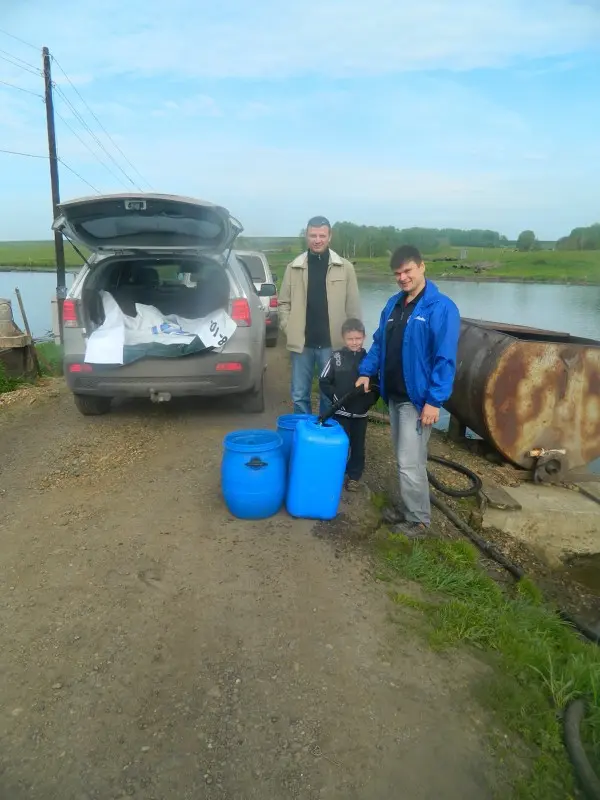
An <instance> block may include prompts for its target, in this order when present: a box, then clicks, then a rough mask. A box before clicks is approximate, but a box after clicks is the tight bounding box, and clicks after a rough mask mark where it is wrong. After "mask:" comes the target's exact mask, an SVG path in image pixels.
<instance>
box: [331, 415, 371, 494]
mask: <svg viewBox="0 0 600 800" xmlns="http://www.w3.org/2000/svg"><path fill="white" fill-rule="evenodd" d="M335 418H336V420H337V421H338V422H339V423H340V425H341V426H342V428H343V429H344V430H345V431H346V435H347V436H348V439H350V457H349V458H348V464H347V466H346V475H347V476H348V477H349V478H350V480H351V481H359V480H360V479H361V478H362V474H363V470H364V468H365V439H366V438H367V422H368V421H367V418H366V417H342V416H341V415H340V414H336V415H335Z"/></svg>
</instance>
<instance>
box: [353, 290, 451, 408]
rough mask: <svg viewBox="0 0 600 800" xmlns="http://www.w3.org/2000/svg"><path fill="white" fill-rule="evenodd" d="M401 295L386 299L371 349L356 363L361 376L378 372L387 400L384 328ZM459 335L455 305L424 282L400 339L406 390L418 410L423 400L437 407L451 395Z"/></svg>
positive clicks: (384, 396)
mask: <svg viewBox="0 0 600 800" xmlns="http://www.w3.org/2000/svg"><path fill="white" fill-rule="evenodd" d="M402 295H403V292H399V293H398V294H395V295H394V296H393V297H390V299H389V300H388V302H387V304H386V306H385V308H384V309H383V311H382V312H381V318H380V320H379V328H378V329H377V330H376V331H375V334H374V335H373V344H372V345H371V349H370V350H369V352H368V353H367V355H366V356H365V357H364V358H363V360H362V361H361V362H360V366H359V374H360V375H367V376H369V377H372V376H374V375H377V374H378V373H379V379H380V384H379V385H380V392H381V396H382V397H383V399H384V400H385V401H386V402H387V400H388V395H387V391H386V387H385V340H386V335H385V334H386V330H385V329H386V326H387V322H388V320H389V318H390V316H391V313H392V311H393V309H394V307H395V306H396V303H397V302H398V300H399V299H400V297H402ZM459 335H460V314H459V312H458V308H457V307H456V306H455V304H454V303H453V302H452V300H450V298H449V297H446V295H445V294H442V293H441V292H440V290H439V289H438V288H437V286H436V285H435V283H431V281H427V283H426V285H425V292H424V294H423V297H421V299H420V300H419V302H418V303H417V305H416V306H415V308H414V310H413V312H412V314H411V316H410V318H409V320H408V323H407V325H406V330H405V332H404V340H403V342H402V365H403V372H404V380H405V382H406V391H407V393H408V396H409V398H410V400H411V403H413V405H415V406H416V407H417V408H418V409H419V411H420V410H421V409H422V408H423V406H424V405H425V403H428V404H429V405H430V406H435V407H436V408H439V407H440V406H441V405H442V404H443V403H444V402H445V401H446V400H447V399H448V398H449V397H450V395H451V394H452V385H453V383H454V374H455V372H456V351H457V349H458V337H459Z"/></svg>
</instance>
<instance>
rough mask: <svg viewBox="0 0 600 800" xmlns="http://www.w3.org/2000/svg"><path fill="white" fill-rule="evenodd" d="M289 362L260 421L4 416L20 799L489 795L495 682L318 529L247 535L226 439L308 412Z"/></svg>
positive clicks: (7, 652) (5, 658)
mask: <svg viewBox="0 0 600 800" xmlns="http://www.w3.org/2000/svg"><path fill="white" fill-rule="evenodd" d="M269 357H270V366H269V405H268V410H267V412H266V413H265V414H264V415H262V417H244V416H242V415H240V414H239V412H237V411H236V410H235V408H234V407H233V406H232V407H231V408H226V407H225V406H224V404H222V403H220V404H214V403H213V404H207V403H198V402H195V403H194V402H189V403H185V404H170V405H167V406H163V407H156V406H151V405H150V404H149V403H136V404H130V405H124V406H122V407H120V408H118V409H116V410H115V411H114V412H113V413H112V414H110V415H109V416H107V417H103V418H98V419H84V418H83V417H81V416H79V414H78V413H77V412H76V411H75V408H74V406H73V402H72V398H71V397H70V395H69V394H68V393H66V391H64V390H61V391H60V392H59V393H58V395H57V396H55V397H50V398H47V399H46V400H38V401H36V402H35V403H34V404H33V405H29V404H19V405H16V406H14V407H11V408H9V409H5V410H2V409H0V453H1V456H0V503H1V504H2V506H1V509H2V515H1V517H0V535H1V541H2V570H1V573H0V574H1V591H2V606H1V608H2V611H1V617H0V622H1V628H2V634H3V635H2V641H3V646H2V648H1V650H0V675H1V676H2V682H1V686H2V688H1V693H2V702H1V705H0V720H1V721H0V737H1V740H2V747H1V750H0V798H2V800H34V799H35V800H37V799H38V798H39V800H91V799H92V798H94V799H96V798H97V799H98V800H112V798H119V797H128V796H134V797H139V798H143V800H188V799H189V800H202V799H203V798H210V799H211V800H212V798H214V799H215V800H251V798H252V799H253V798H256V800H259V799H260V800H286V799H287V798H298V799H299V800H317V799H318V800H321V798H327V799H330V800H392V798H393V799H394V800H395V798H402V799H403V800H421V798H423V799H425V798H427V799H428V800H429V799H431V800H439V799H440V798H444V800H454V799H456V800H467V799H468V798H474V800H475V799H476V800H486V798H490V797H491V796H492V789H491V786H490V784H491V783H492V782H493V780H492V778H491V776H492V775H493V774H494V770H493V768H492V766H493V765H491V764H490V763H489V755H488V752H487V748H486V746H485V743H484V740H483V736H482V732H483V726H484V722H483V720H482V718H481V714H480V712H479V711H478V709H477V706H476V705H475V703H474V701H473V700H472V699H471V689H472V685H473V681H474V680H476V679H477V677H478V676H479V671H480V667H478V666H477V664H476V662H471V661H469V660H465V658H464V656H458V655H457V656H448V655H443V656H437V655H435V654H433V653H432V652H430V651H429V650H428V649H427V646H426V645H423V644H422V643H421V642H420V640H419V639H418V638H417V637H416V636H415V635H414V634H413V633H411V632H410V629H409V627H407V628H406V630H403V629H402V628H401V627H398V626H397V625H394V624H392V623H391V621H390V619H389V616H390V612H391V603H389V601H387V599H386V597H385V593H384V590H383V589H382V588H381V586H379V585H377V584H376V583H375V582H374V581H373V580H372V579H371V578H370V577H369V576H368V574H367V570H366V567H367V563H366V561H365V560H364V558H363V557H362V556H361V555H359V554H358V553H355V554H353V553H352V552H351V551H345V552H344V554H343V555H342V557H338V556H339V553H337V552H336V549H335V547H334V546H333V545H332V544H331V543H330V542H328V541H327V540H326V539H323V538H317V537H316V536H314V535H313V532H312V529H311V525H310V524H309V523H307V522H301V521H292V520H291V519H289V518H288V517H287V516H286V515H285V513H281V514H280V515H278V516H277V517H276V518H274V519H272V520H269V521H267V522H266V523H250V522H241V521H239V520H235V519H232V518H231V517H230V516H229V515H228V513H227V511H226V509H225V507H224V505H223V502H222V500H221V497H220V492H219V464H220V457H221V442H222V438H223V436H224V434H225V433H226V432H227V431H229V430H232V429H235V428H238V427H258V426H262V427H264V426H271V425H272V424H273V423H274V420H275V418H276V416H277V415H278V414H280V413H283V412H284V411H285V410H286V409H287V408H288V407H289V406H288V399H287V365H286V358H285V351H284V350H282V349H277V350H275V351H270V353H269ZM316 747H318V748H320V750H315V748H316ZM319 753H323V754H324V755H319ZM500 796H501V797H502V793H500Z"/></svg>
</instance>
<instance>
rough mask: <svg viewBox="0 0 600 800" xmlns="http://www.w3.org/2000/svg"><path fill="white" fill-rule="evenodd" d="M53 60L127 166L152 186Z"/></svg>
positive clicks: (55, 60) (55, 61) (58, 64)
mask: <svg viewBox="0 0 600 800" xmlns="http://www.w3.org/2000/svg"><path fill="white" fill-rule="evenodd" d="M52 60H53V61H54V63H55V64H56V66H57V67H58V68H59V70H60V71H61V72H62V74H63V75H64V76H65V78H66V79H67V81H68V82H69V83H70V85H71V87H72V89H73V91H74V92H75V93H76V94H77V96H78V97H79V99H80V100H81V102H82V103H83V105H84V106H85V107H86V108H87V110H88V111H89V112H90V114H91V115H92V117H93V118H94V119H95V120H96V123H97V124H98V125H99V126H100V128H101V129H102V131H103V132H104V134H105V136H106V137H107V138H108V139H109V140H110V141H111V142H112V144H113V146H114V147H115V148H116V149H117V150H118V151H119V153H120V154H121V156H122V157H123V159H124V160H125V161H126V162H127V164H129V166H130V167H131V169H132V170H133V171H134V172H135V173H136V174H137V175H138V177H139V178H141V180H142V181H143V182H144V183H145V184H146V185H147V186H150V185H151V184H150V182H149V181H148V180H146V178H144V176H143V175H142V174H141V173H140V171H139V170H138V169H136V167H135V166H134V165H133V164H132V163H131V161H130V160H129V159H128V158H127V156H126V155H125V153H124V152H123V151H122V150H121V148H120V147H119V145H118V144H117V143H116V142H115V140H114V139H113V137H112V136H111V135H110V133H109V132H108V131H107V130H106V128H105V127H104V125H103V124H102V123H101V122H100V120H99V119H98V117H97V116H96V114H94V112H93V111H92V109H91V108H90V106H89V105H88V103H87V102H86V101H85V99H84V97H83V96H82V95H81V92H80V91H79V89H78V88H77V87H76V86H75V84H74V83H73V81H72V80H71V79H70V78H69V76H68V75H67V73H66V72H65V70H64V69H63V68H62V67H61V65H60V63H59V62H58V61H57V59H56V58H55V56H52ZM138 188H139V187H138Z"/></svg>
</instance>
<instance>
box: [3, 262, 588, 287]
mask: <svg viewBox="0 0 600 800" xmlns="http://www.w3.org/2000/svg"><path fill="white" fill-rule="evenodd" d="M65 269H66V272H67V273H68V274H71V275H74V274H76V273H77V272H79V270H80V269H81V267H80V266H78V267H77V266H67V267H66V268H65ZM55 271H56V267H55V266H54V265H53V264H52V265H50V264H49V265H47V266H45V265H39V264H38V265H36V266H31V267H30V266H28V265H25V264H23V265H17V266H15V265H8V264H7V265H4V264H0V273H19V272H40V273H53V272H55ZM356 276H357V278H358V280H359V281H361V282H363V283H388V282H391V279H390V278H389V277H388V276H386V274H385V273H384V272H379V271H377V272H368V271H366V270H365V271H363V270H361V269H360V268H359V269H357V270H356ZM431 280H433V281H435V282H438V281H456V282H458V281H460V282H464V283H531V284H538V285H547V286H600V277H599V278H598V280H597V281H584V280H552V279H544V278H537V277H534V276H531V277H526V276H523V277H517V276H510V277H507V276H502V275H494V276H492V275H489V276H485V275H481V274H479V275H465V274H464V273H462V274H457V275H436V274H435V273H434V274H432V275H431Z"/></svg>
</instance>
